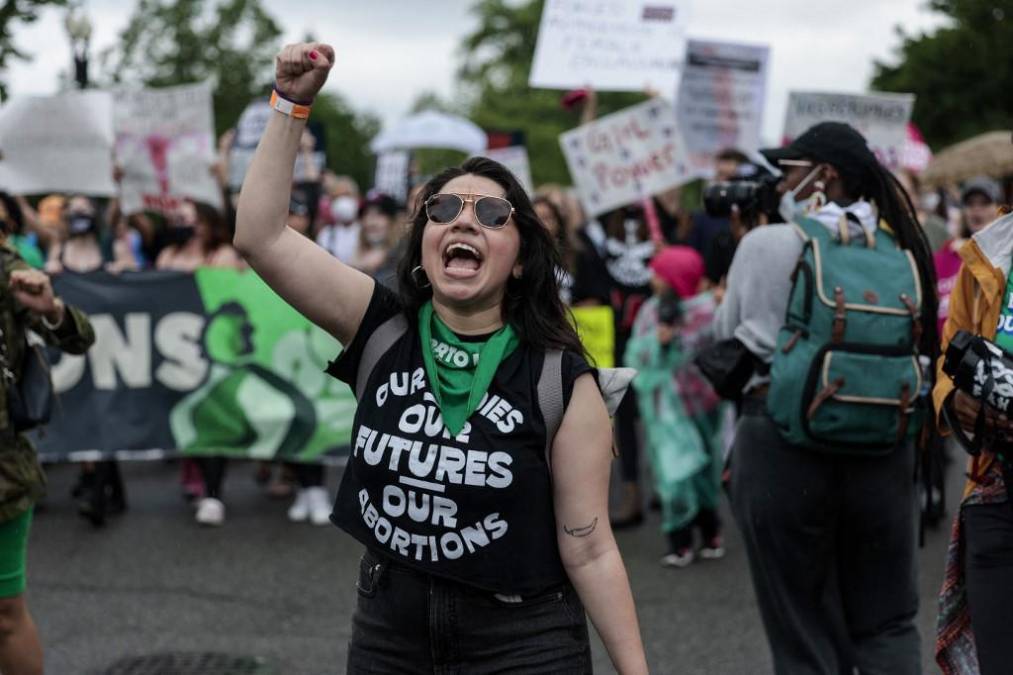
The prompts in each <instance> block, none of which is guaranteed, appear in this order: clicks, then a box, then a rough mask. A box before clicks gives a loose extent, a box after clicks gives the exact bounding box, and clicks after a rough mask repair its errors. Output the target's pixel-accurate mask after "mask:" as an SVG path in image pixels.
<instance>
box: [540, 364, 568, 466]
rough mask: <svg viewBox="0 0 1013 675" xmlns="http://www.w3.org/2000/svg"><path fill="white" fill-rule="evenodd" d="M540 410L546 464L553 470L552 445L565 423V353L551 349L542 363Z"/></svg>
mask: <svg viewBox="0 0 1013 675" xmlns="http://www.w3.org/2000/svg"><path fill="white" fill-rule="evenodd" d="M538 409H539V410H540V411H541V413H542V420H544V421H545V463H546V464H547V465H548V466H549V470H550V471H551V470H552V443H553V441H555V440H556V432H557V431H559V425H560V424H562V423H563V413H565V412H566V410H565V408H564V406H563V352H562V351H560V350H558V349H550V350H548V351H546V352H545V359H544V360H543V361H542V373H541V375H539V376H538Z"/></svg>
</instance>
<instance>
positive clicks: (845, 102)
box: [783, 91, 915, 169]
mask: <svg viewBox="0 0 1013 675" xmlns="http://www.w3.org/2000/svg"><path fill="white" fill-rule="evenodd" d="M914 102H915V97H914V94H879V93H869V94H835V93H825V92H798V91H793V92H791V93H790V94H788V114H787V118H786V119H785V121H784V139H783V140H784V143H785V144H787V143H790V142H791V141H792V140H793V139H794V138H796V137H798V136H799V135H800V134H801V133H802V132H804V131H805V130H806V129H808V128H809V127H811V126H813V125H814V124H818V123H819V122H846V123H848V124H850V125H851V126H853V127H855V128H856V129H858V130H859V131H860V132H861V133H862V135H863V136H865V138H866V140H867V141H868V142H869V148H870V149H872V151H873V152H874V153H876V157H877V158H879V161H880V162H881V163H882V164H883V165H884V166H887V167H889V168H891V169H895V168H897V167H898V166H900V164H901V160H902V158H903V155H904V144H905V142H906V141H907V134H908V132H907V124H908V122H909V121H910V119H911V109H912V108H913V107H914Z"/></svg>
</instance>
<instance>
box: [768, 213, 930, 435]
mask: <svg viewBox="0 0 1013 675" xmlns="http://www.w3.org/2000/svg"><path fill="white" fill-rule="evenodd" d="M793 226H794V227H795V228H796V229H797V230H798V234H799V236H800V237H802V240H803V241H804V242H805V243H804V246H803V249H802V255H801V257H800V258H799V261H798V265H797V266H796V268H795V271H794V273H793V275H792V290H791V296H790V299H789V302H788V312H787V315H786V317H785V323H784V326H783V327H782V328H781V332H780V334H779V335H778V339H777V348H776V350H775V352H774V361H773V364H772V366H771V371H770V377H771V383H770V391H769V393H768V395H767V410H768V412H769V414H770V416H771V418H773V420H774V422H775V423H776V424H777V425H778V427H779V428H780V430H781V434H782V435H783V436H784V438H785V439H786V440H788V441H789V442H791V443H793V444H795V445H800V446H804V447H808V448H812V449H814V450H818V451H824V452H831V453H849V454H861V455H878V454H886V453H889V452H890V451H891V450H893V449H894V448H896V447H897V446H898V444H900V443H902V442H904V441H905V440H907V439H909V438H913V437H914V436H915V434H916V433H917V432H918V429H919V428H920V426H921V416H920V414H919V410H918V409H917V408H916V405H915V404H916V401H917V400H918V397H919V394H920V390H921V388H922V372H921V368H920V367H919V363H918V343H919V341H920V338H921V330H922V328H921V326H922V323H921V306H922V291H923V289H922V287H921V277H920V276H919V275H918V267H917V265H916V264H915V260H914V257H913V256H912V255H911V253H910V252H909V251H906V250H904V249H901V248H900V247H899V246H898V245H897V242H896V240H895V239H894V237H893V236H892V235H891V233H890V232H888V231H887V230H885V229H883V228H880V229H878V230H877V231H876V232H875V234H872V235H866V236H864V237H861V238H857V239H856V238H853V237H849V234H848V228H847V222H846V221H844V220H843V219H842V222H841V223H840V234H839V235H837V236H835V235H834V234H833V233H831V231H830V230H829V229H827V228H826V227H825V226H824V225H822V224H821V223H819V222H818V221H816V220H812V219H803V220H801V221H800V222H797V223H793Z"/></svg>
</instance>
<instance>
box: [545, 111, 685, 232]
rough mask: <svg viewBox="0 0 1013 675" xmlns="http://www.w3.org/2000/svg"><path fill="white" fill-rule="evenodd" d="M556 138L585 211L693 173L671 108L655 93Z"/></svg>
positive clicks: (611, 204)
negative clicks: (649, 97)
mask: <svg viewBox="0 0 1013 675" xmlns="http://www.w3.org/2000/svg"><path fill="white" fill-rule="evenodd" d="M559 143H560V145H562V147H563V155H564V156H565V157H566V163H567V165H568V166H569V167H570V176H571V177H572V178H573V182H574V185H576V186H577V192H578V193H579V194H580V200H581V202H582V203H583V204H584V208H585V209H586V210H587V212H588V215H592V216H594V215H598V214H599V213H604V212H605V211H609V210H612V209H614V208H617V207H619V206H623V205H624V204H630V203H632V202H636V201H639V200H640V199H643V198H644V197H647V196H650V195H653V194H657V193H658V192H662V191H664V190H667V189H669V188H671V187H675V186H676V185H681V184H682V183H685V182H687V181H689V180H691V179H692V178H693V177H694V176H693V173H692V171H691V167H690V166H689V164H688V162H687V157H686V147H685V145H684V143H683V141H682V135H681V134H680V133H679V129H678V127H677V126H676V123H675V110H674V109H673V108H672V106H671V105H670V104H668V103H667V102H666V101H665V100H663V99H660V98H654V99H651V100H650V101H645V102H644V103H640V104H638V105H635V106H633V107H631V108H626V109H625V110H620V111H619V112H617V113H613V114H611V115H608V116H606V117H602V118H600V119H598V120H596V121H594V122H592V123H590V124H585V125H584V126H581V127H577V128H576V129H572V130H570V131H567V132H566V133H564V134H562V135H561V136H560V137H559Z"/></svg>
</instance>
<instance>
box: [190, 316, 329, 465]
mask: <svg viewBox="0 0 1013 675" xmlns="http://www.w3.org/2000/svg"><path fill="white" fill-rule="evenodd" d="M254 332H255V329H254V326H253V324H252V323H251V321H250V319H249V316H248V315H247V312H246V309H245V308H244V307H243V306H242V305H241V304H239V303H238V302H228V303H225V304H224V305H222V306H221V307H219V308H218V309H217V310H216V311H215V312H214V314H212V315H211V316H210V317H209V318H208V322H207V324H205V327H204V333H203V335H202V344H203V348H204V353H205V354H206V355H207V358H208V359H209V360H210V361H211V364H212V365H211V368H210V369H209V372H208V378H207V380H206V381H205V383H204V384H203V385H202V386H201V387H200V388H199V389H197V390H195V391H194V392H193V393H191V394H190V395H189V396H187V397H186V398H185V399H183V400H182V401H181V402H180V403H179V404H178V405H177V406H176V407H175V408H174V409H173V411H172V413H171V415H170V426H171V428H172V433H173V436H174V437H175V439H176V444H177V447H179V448H180V449H181V450H182V451H183V452H184V453H192V454H201V455H211V454H220V455H242V456H244V457H250V458H253V459H285V458H291V457H294V456H296V455H297V454H298V453H299V452H300V451H301V450H302V449H303V448H304V447H305V446H306V444H307V443H308V442H309V441H310V439H311V438H312V436H313V433H314V431H315V429H316V424H317V414H316V409H315V408H314V405H313V402H312V401H310V399H309V398H307V396H306V395H305V394H303V392H302V391H300V390H299V388H298V387H296V386H295V385H294V384H293V383H291V382H289V381H288V380H286V379H284V378H283V377H281V376H279V375H278V374H277V373H275V372H272V371H271V370H269V369H268V368H266V367H264V366H262V365H261V364H259V363H257V362H256V361H255V359H254V353H255V349H254V346H255V345H254Z"/></svg>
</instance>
